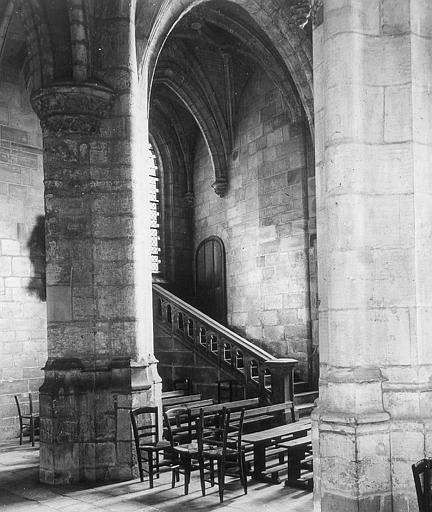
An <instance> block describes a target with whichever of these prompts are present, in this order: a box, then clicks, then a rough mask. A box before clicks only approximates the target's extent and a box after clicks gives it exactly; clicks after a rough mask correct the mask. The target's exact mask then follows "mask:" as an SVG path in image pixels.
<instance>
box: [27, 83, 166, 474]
mask: <svg viewBox="0 0 432 512" xmlns="http://www.w3.org/2000/svg"><path fill="white" fill-rule="evenodd" d="M32 103H33V106H34V108H35V110H36V112H37V113H38V115H39V116H40V118H41V124H42V129H43V136H44V174H45V211H46V252H47V308H48V361H47V363H46V366H45V368H44V370H45V381H44V384H43V386H42V388H41V390H40V415H41V458H40V477H41V480H42V481H44V482H48V483H55V484H57V483H70V482H75V481H78V480H83V479H85V480H110V479H124V478H130V477H131V476H132V473H133V466H134V460H133V459H134V458H133V450H132V443H131V430H130V424H129V415H128V410H129V409H130V407H132V406H135V405H138V404H142V403H145V404H154V403H157V402H158V400H160V391H161V389H160V388H161V385H160V379H159V378H158V376H157V372H156V366H155V363H154V358H153V356H152V354H153V331H152V322H151V311H152V308H151V284H150V283H151V270H150V250H149V245H150V243H149V237H150V232H149V229H148V222H149V221H148V208H146V205H147V196H146V194H145V187H144V186H143V185H142V184H143V175H145V161H141V162H140V167H139V169H138V168H137V165H136V162H135V161H134V160H135V157H134V155H135V153H136V152H135V149H134V146H136V145H137V144H141V145H142V146H143V145H144V146H145V141H139V140H138V137H137V135H133V134H132V133H133V132H134V130H133V122H132V121H131V117H130V116H128V115H125V112H124V111H123V112H122V108H121V105H120V106H119V102H118V97H117V102H115V101H114V97H113V93H112V91H111V90H110V89H109V88H106V87H101V86H97V85H94V84H80V85H77V84H70V85H59V86H52V87H48V88H45V89H42V90H40V91H37V92H35V93H34V94H33V97H32ZM126 105H127V102H126ZM125 110H126V111H128V110H129V108H126V109H125ZM137 174H140V176H136V175H137ZM140 183H141V185H140ZM137 187H139V188H140V190H138V191H137V190H136V188H137ZM139 196H140V203H139V204H137V197H139ZM146 212H147V213H146ZM146 244H147V245H146ZM146 275H148V277H147V278H146V277H145V276H146ZM147 309H148V311H147Z"/></svg>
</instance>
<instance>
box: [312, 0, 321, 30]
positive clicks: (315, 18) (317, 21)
mask: <svg viewBox="0 0 432 512" xmlns="http://www.w3.org/2000/svg"><path fill="white" fill-rule="evenodd" d="M310 16H311V18H312V22H313V26H314V27H319V26H320V25H321V24H322V23H323V21H324V0H313V3H312V9H311V14H310Z"/></svg>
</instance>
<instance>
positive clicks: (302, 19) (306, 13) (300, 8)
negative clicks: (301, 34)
mask: <svg viewBox="0 0 432 512" xmlns="http://www.w3.org/2000/svg"><path fill="white" fill-rule="evenodd" d="M289 11H290V20H291V23H293V24H294V25H296V26H297V27H300V28H303V27H304V26H305V25H306V24H307V22H308V21H309V17H310V14H311V3H310V0H293V1H292V4H291V6H290V7H289Z"/></svg>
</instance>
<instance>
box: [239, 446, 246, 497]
mask: <svg viewBox="0 0 432 512" xmlns="http://www.w3.org/2000/svg"><path fill="white" fill-rule="evenodd" d="M239 464H240V480H241V483H242V485H243V490H244V493H245V494H247V477H246V461H245V456H244V454H242V456H241V457H240V461H239Z"/></svg>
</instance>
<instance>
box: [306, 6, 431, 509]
mask: <svg viewBox="0 0 432 512" xmlns="http://www.w3.org/2000/svg"><path fill="white" fill-rule="evenodd" d="M313 12H314V21H315V28H314V73H315V75H314V82H315V116H316V117H315V118H316V137H315V140H316V165H317V203H318V211H317V218H318V272H319V290H320V301H321V303H320V314H319V322H320V358H321V362H320V398H319V404H318V408H317V410H316V412H315V413H314V418H313V420H314V429H313V442H314V471H315V510H316V511H330V510H331V511H340V512H354V511H356V512H358V511H365V512H366V511H367V512H374V511H390V510H391V511H392V512H402V511H408V510H409V511H411V510H417V508H416V505H415V491H414V486H413V481H412V475H411V468H410V465H411V464H412V463H413V462H414V461H416V460H418V459H420V458H422V457H424V456H425V455H428V456H432V445H431V441H432V436H431V431H432V422H431V417H432V400H431V396H432V395H431V392H432V384H431V380H432V379H431V378H430V377H431V374H432V344H431V342H430V331H431V328H432V321H431V320H432V319H431V315H432V283H431V282H430V281H431V279H432V277H431V275H432V274H431V272H430V269H431V268H432V251H431V250H430V242H431V234H432V233H431V226H432V196H431V194H432V178H431V176H432V173H431V169H430V164H431V162H432V101H431V87H432V66H431V65H430V64H431V54H432V40H431V39H432V3H431V2H429V1H428V0H406V1H402V0H400V1H398V0H367V1H364V2H359V1H355V0H344V1H341V0H324V2H323V1H322V0H317V1H315V5H314V9H313Z"/></svg>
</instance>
